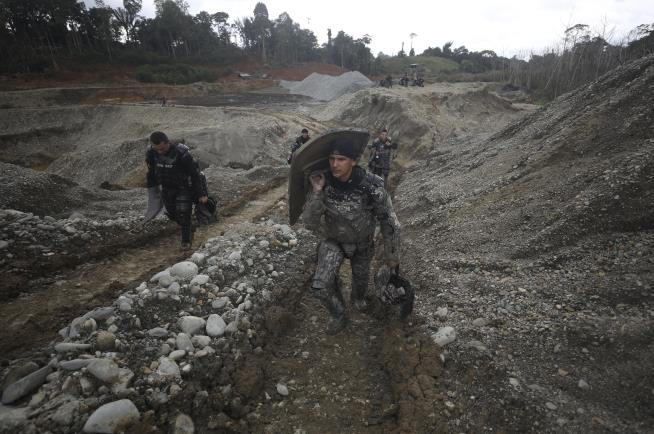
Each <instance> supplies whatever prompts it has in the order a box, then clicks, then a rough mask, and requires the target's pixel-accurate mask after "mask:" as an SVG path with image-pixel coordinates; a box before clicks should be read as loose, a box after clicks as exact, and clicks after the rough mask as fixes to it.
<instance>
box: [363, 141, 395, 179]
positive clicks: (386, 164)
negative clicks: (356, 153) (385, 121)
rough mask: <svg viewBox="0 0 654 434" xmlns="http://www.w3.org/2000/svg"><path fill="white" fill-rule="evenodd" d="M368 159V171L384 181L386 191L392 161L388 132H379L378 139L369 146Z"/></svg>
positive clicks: (391, 146) (391, 145)
mask: <svg viewBox="0 0 654 434" xmlns="http://www.w3.org/2000/svg"><path fill="white" fill-rule="evenodd" d="M368 149H370V159H369V160H368V169H369V170H370V171H371V172H372V173H374V174H375V175H377V176H380V177H382V178H383V179H384V188H386V189H388V174H389V172H390V171H391V160H392V159H393V149H394V147H393V144H392V141H391V138H390V137H388V130H387V129H386V128H384V129H383V130H381V133H380V134H379V137H378V138H376V139H375V140H374V141H373V142H372V143H371V144H370V145H368Z"/></svg>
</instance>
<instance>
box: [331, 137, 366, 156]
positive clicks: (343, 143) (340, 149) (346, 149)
mask: <svg viewBox="0 0 654 434" xmlns="http://www.w3.org/2000/svg"><path fill="white" fill-rule="evenodd" d="M329 154H330V155H342V156H344V157H347V158H350V159H352V160H356V159H357V158H359V153H358V152H357V150H356V147H355V146H354V143H352V142H351V141H349V140H347V139H337V140H334V141H333V142H332V143H331V146H330V153H329Z"/></svg>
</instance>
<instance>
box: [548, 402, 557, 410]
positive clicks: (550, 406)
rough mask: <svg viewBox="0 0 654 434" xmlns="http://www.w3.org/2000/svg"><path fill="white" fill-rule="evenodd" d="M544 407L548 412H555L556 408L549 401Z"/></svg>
mask: <svg viewBox="0 0 654 434" xmlns="http://www.w3.org/2000/svg"><path fill="white" fill-rule="evenodd" d="M545 407H547V408H548V409H549V410H556V408H557V407H556V405H554V404H553V403H551V402H549V401H548V402H546V403H545Z"/></svg>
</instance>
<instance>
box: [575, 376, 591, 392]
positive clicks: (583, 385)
mask: <svg viewBox="0 0 654 434" xmlns="http://www.w3.org/2000/svg"><path fill="white" fill-rule="evenodd" d="M577 386H579V388H580V389H583V390H588V389H590V385H589V384H588V383H587V382H586V380H584V379H581V380H579V383H577Z"/></svg>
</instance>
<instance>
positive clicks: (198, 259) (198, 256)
mask: <svg viewBox="0 0 654 434" xmlns="http://www.w3.org/2000/svg"><path fill="white" fill-rule="evenodd" d="M206 259H207V255H205V254H204V253H200V252H195V253H193V254H192V255H191V262H193V263H195V264H197V265H202V263H204V261H205V260H206Z"/></svg>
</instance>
